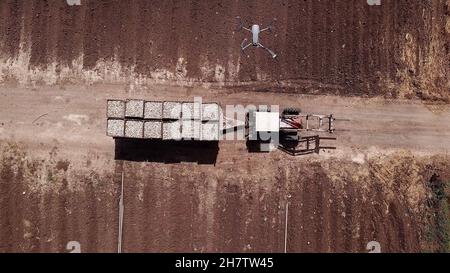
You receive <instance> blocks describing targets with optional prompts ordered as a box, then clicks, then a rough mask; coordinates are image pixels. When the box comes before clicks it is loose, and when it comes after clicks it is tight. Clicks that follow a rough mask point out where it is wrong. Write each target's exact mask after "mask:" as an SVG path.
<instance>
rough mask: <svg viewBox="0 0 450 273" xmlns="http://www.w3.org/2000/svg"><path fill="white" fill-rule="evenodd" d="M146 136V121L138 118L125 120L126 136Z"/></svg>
mask: <svg viewBox="0 0 450 273" xmlns="http://www.w3.org/2000/svg"><path fill="white" fill-rule="evenodd" d="M143 136H144V122H143V121H138V120H127V121H125V137H129V138H142V137H143Z"/></svg>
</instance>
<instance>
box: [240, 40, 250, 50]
mask: <svg viewBox="0 0 450 273" xmlns="http://www.w3.org/2000/svg"><path fill="white" fill-rule="evenodd" d="M246 41H247V39H244V41H242V44H241V50H242V51H244V50H246V49H247V47H249V46H251V45H252V43H249V44H248V45H246V46H244V44H245V42H246Z"/></svg>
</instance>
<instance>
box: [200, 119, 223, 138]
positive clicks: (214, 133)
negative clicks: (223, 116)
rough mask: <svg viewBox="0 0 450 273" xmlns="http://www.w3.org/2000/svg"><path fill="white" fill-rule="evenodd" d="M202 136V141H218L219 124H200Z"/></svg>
mask: <svg viewBox="0 0 450 273" xmlns="http://www.w3.org/2000/svg"><path fill="white" fill-rule="evenodd" d="M201 127H202V129H201V130H202V135H201V140H203V141H218V140H219V123H218V122H211V121H210V122H206V123H202V126H201Z"/></svg>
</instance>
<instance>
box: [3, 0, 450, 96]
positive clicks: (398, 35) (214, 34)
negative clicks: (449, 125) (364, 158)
mask: <svg viewBox="0 0 450 273" xmlns="http://www.w3.org/2000/svg"><path fill="white" fill-rule="evenodd" d="M449 12H450V4H449V1H448V0H433V1H407V0H384V1H383V3H382V5H380V6H370V5H368V4H367V1H366V0H352V1H348V0H338V1H336V0H325V1H314V0H309V1H288V0H273V1H272V0H267V1H233V2H230V3H228V2H224V1H222V0H212V1H169V2H167V1H147V0H139V1H131V0H122V1H112V0H102V1H98V0H82V4H81V5H80V6H69V5H67V4H66V2H65V1H63V0H49V1H41V0H33V1H28V0H5V1H1V3H0V13H1V16H0V56H1V58H2V60H3V61H4V62H3V63H2V64H1V65H2V69H1V74H0V80H1V81H3V82H9V83H11V82H16V83H20V84H22V85H32V86H34V85H40V84H44V83H50V84H64V83H68V82H69V83H75V82H82V83H83V82H101V83H107V82H116V83H117V82H121V83H124V82H127V83H129V84H130V85H132V86H136V85H141V84H143V83H146V82H161V81H164V82H167V81H169V82H173V83H176V84H179V85H194V84H199V83H210V84H215V85H218V86H229V87H241V86H246V87H245V88H246V89H247V90H248V88H249V86H250V87H251V88H252V89H254V90H260V91H264V90H272V91H277V92H280V91H284V92H295V93H313V94H339V95H359V96H386V97H399V98H413V97H418V98H421V99H427V100H430V99H431V100H433V99H438V100H447V99H448V95H449V90H450V82H449V79H448V76H447V75H448V74H450V73H449V70H448V69H449V65H448V64H449V62H450V59H449V58H450V54H449V48H450V46H449V42H450V41H449V37H450V35H449V33H450V27H449V26H450V17H449V16H448V15H449ZM236 16H241V17H242V18H243V19H244V21H245V22H246V24H248V25H250V24H252V23H257V24H260V25H262V26H264V25H267V24H268V23H270V22H271V21H272V20H273V18H277V21H276V22H275V24H274V27H275V29H274V32H273V33H272V34H270V33H263V34H261V35H262V37H261V39H262V43H263V44H264V45H266V46H267V47H269V48H271V49H273V50H274V51H276V52H277V54H278V55H279V58H278V59H277V60H275V61H274V60H272V59H271V58H270V56H269V55H268V54H267V52H264V51H263V50H261V49H257V50H255V49H250V50H248V51H247V52H246V53H245V54H242V53H241V52H240V49H239V46H240V44H241V42H242V40H243V39H244V38H245V37H248V38H249V34H250V33H247V32H245V33H244V32H242V33H241V32H236V31H235V30H236V28H237V26H238V22H237V20H236V19H235V17H236Z"/></svg>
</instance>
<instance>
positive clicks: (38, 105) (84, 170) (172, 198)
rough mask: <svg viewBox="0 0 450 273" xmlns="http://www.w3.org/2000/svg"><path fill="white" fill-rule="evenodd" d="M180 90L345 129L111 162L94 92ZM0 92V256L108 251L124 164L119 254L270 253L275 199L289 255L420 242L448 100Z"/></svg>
mask: <svg viewBox="0 0 450 273" xmlns="http://www.w3.org/2000/svg"><path fill="white" fill-rule="evenodd" d="M194 96H202V97H203V100H204V101H217V102H219V103H220V104H221V105H226V104H237V103H240V104H243V105H245V104H248V103H256V104H280V105H282V106H288V105H297V104H299V105H300V106H301V107H302V108H303V110H304V111H308V112H309V111H314V112H319V113H330V112H333V113H335V114H336V115H337V116H338V117H343V118H349V119H351V120H352V121H351V123H342V124H340V125H338V126H342V128H345V129H351V130H350V131H343V132H338V133H337V136H338V141H337V142H336V146H337V147H338V149H337V150H336V151H334V152H331V153H324V154H322V155H321V156H308V157H300V158H292V157H289V156H287V155H285V154H283V153H281V152H275V153H272V154H270V155H261V154H248V153H247V151H246V149H245V143H241V142H227V141H224V142H221V143H220V145H219V151H218V153H217V155H216V159H215V160H214V161H215V165H213V164H205V165H203V164H201V165H199V164H195V162H194V164H192V163H189V161H186V162H185V163H181V164H164V163H162V162H158V160H157V159H156V160H153V161H151V162H123V161H114V156H115V145H114V142H113V140H112V139H110V138H108V137H106V136H105V111H106V109H105V102H106V98H132V97H135V98H144V99H176V100H188V99H191V98H193V97H194ZM0 97H1V98H2V99H1V100H0V125H1V126H0V141H1V143H2V152H1V154H2V157H1V167H0V192H1V193H2V194H1V197H0V207H1V210H0V213H1V215H0V218H1V219H4V220H2V221H1V225H0V251H20V252H23V251H33V252H37V251H44V252H64V251H67V250H66V244H67V242H69V241H79V242H80V243H81V245H82V251H89V252H114V251H116V247H117V224H118V222H117V221H118V219H117V212H118V208H117V204H118V203H117V202H118V194H119V187H118V186H119V181H120V175H121V172H122V170H124V172H125V223H124V242H123V247H124V251H125V252H132V251H143V252H160V251H162V252H166V251H167V252H172V251H200V252H203V251H213V252H215V251H219V252H224V251H225V252H226V251H237V252H260V251H269V252H280V251H283V249H284V238H285V233H284V228H285V220H284V219H285V205H286V202H289V204H290V206H291V208H290V210H289V211H290V212H289V215H288V218H289V227H288V233H287V242H288V245H287V249H288V251H290V252H321V251H326V252H340V251H345V252H365V251H366V244H367V243H368V242H370V241H373V240H376V241H379V242H380V243H381V244H382V248H383V251H388V252H392V251H411V252H418V251H422V250H423V249H424V244H425V243H426V242H427V241H426V234H427V229H426V227H427V225H426V223H427V222H426V221H427V219H426V217H425V215H426V211H427V206H426V204H427V196H428V186H427V183H428V181H430V179H431V178H432V177H433V176H435V175H439V177H441V178H440V179H443V180H444V179H448V178H450V175H449V174H448V170H449V169H450V168H448V164H447V163H448V159H447V157H446V153H447V152H448V150H449V147H450V128H449V127H450V115H449V107H448V106H432V105H429V106H426V105H424V104H422V103H420V102H414V101H385V100H381V99H368V100H367V99H366V100H363V99H359V98H339V97H333V96H299V95H294V94H273V93H253V92H234V91H232V90H213V89H203V88H180V87H169V86H156V85H155V86H150V87H148V89H146V90H141V91H139V92H138V91H133V92H131V91H130V90H126V87H125V85H123V86H119V85H109V86H107V85H103V86H87V87H65V88H63V89H61V88H59V87H45V88H38V89H23V88H17V87H9V88H1V89H0ZM6 143H19V146H18V147H15V146H5V145H6ZM147 152H150V153H151V151H147ZM177 152H179V151H178V150H177ZM196 153H198V154H200V155H201V154H204V155H206V153H209V151H207V150H203V149H199V150H197V151H196ZM169 156H170V155H169ZM446 162H447V163H446ZM446 164H447V165H446Z"/></svg>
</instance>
